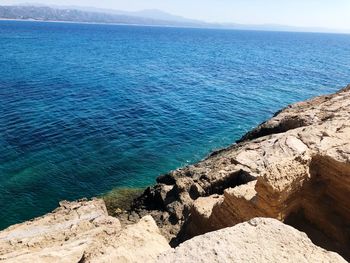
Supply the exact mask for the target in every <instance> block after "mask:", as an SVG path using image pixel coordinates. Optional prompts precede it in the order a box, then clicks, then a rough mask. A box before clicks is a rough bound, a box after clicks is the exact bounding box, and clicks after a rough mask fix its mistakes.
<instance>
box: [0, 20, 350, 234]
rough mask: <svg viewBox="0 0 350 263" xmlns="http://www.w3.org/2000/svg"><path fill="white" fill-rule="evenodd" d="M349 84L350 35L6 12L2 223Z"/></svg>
mask: <svg viewBox="0 0 350 263" xmlns="http://www.w3.org/2000/svg"><path fill="white" fill-rule="evenodd" d="M348 83H350V35H345V34H344V35H341V34H320V33H292V32H289V33H287V32H259V31H235V30H218V29H194V28H171V27H147V26H125V25H123V26H121V25H119V26H118V25H98V24H77V23H75V24H72V23H51V22H23V21H22V22H21V21H0V208H1V209H0V229H3V228H6V227H7V226H9V225H11V224H14V223H19V222H22V221H25V220H28V219H31V218H33V217H37V216H40V215H43V214H45V213H47V212H49V211H51V210H52V209H54V208H55V207H57V206H58V202H59V201H60V200H75V199H79V198H82V197H87V198H90V197H94V196H101V195H104V194H108V192H109V191H111V190H113V189H114V190H115V189H119V188H120V189H125V188H130V189H133V188H142V187H146V186H148V185H151V184H153V183H154V182H155V178H156V177H157V176H159V175H161V174H164V173H167V172H169V171H170V170H173V169H176V168H179V167H183V166H186V165H188V164H192V163H195V162H197V161H199V160H201V159H203V158H205V157H206V156H207V155H208V154H209V153H210V152H211V151H213V150H215V149H219V148H222V147H226V146H229V145H230V144H232V143H234V142H235V140H237V139H239V138H240V137H241V136H242V135H243V134H244V133H245V132H247V131H249V130H250V129H251V128H252V127H254V126H256V125H257V124H259V123H261V122H262V121H264V120H266V119H267V118H269V117H271V116H272V115H273V114H274V113H275V112H276V111H278V110H279V109H281V108H282V107H285V106H287V105H288V104H290V103H294V102H297V101H300V100H305V99H307V98H310V97H313V96H316V95H320V94H325V93H331V92H334V91H336V90H338V89H340V88H341V87H344V86H346V85H347V84H348Z"/></svg>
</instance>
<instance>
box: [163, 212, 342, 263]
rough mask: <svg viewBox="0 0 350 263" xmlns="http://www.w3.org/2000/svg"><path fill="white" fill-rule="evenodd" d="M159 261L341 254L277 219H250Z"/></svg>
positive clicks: (313, 262) (260, 261)
mask: <svg viewBox="0 0 350 263" xmlns="http://www.w3.org/2000/svg"><path fill="white" fill-rule="evenodd" d="M157 262H158V263H197V262H218V263H227V262H235V263H243V262H249V263H253V262H256V263H264V262H266V263H270V262H285V263H287V262H290V263H295V262H298V263H320V262H325V263H326V262H327V263H332V262H333V263H335V262H339V263H340V262H344V263H345V262H346V261H345V260H344V259H343V258H342V257H340V256H339V255H338V254H336V253H333V252H329V251H326V250H324V249H322V248H320V247H317V246H315V245H314V244H313V243H312V242H311V241H310V239H309V238H308V237H307V236H306V235H305V233H302V232H300V231H298V230H296V229H294V228H292V227H290V226H287V225H285V224H283V223H281V222H280V221H278V220H275V219H267V218H254V219H251V220H250V221H249V222H246V223H241V224H238V225H236V226H234V227H231V228H225V229H222V230H218V231H215V232H210V233H207V234H204V235H202V236H197V237H195V238H193V239H190V240H188V241H186V242H184V243H182V244H181V245H180V246H178V247H177V248H176V249H173V250H171V251H167V252H165V253H163V254H161V255H160V256H159V257H158V261H157Z"/></svg>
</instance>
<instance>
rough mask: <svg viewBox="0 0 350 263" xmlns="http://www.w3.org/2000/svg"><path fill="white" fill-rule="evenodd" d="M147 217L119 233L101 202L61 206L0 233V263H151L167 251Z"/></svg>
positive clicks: (165, 242)
mask: <svg viewBox="0 0 350 263" xmlns="http://www.w3.org/2000/svg"><path fill="white" fill-rule="evenodd" d="M169 248H170V246H169V245H168V242H167V241H166V239H165V238H164V237H163V236H162V235H161V234H160V232H159V229H158V227H157V225H156V224H155V222H154V220H153V219H152V217H150V216H146V217H143V218H142V219H141V220H140V221H139V222H138V223H137V224H135V225H130V226H127V227H125V228H123V229H122V228H121V225H120V222H119V220H118V219H117V218H114V217H110V216H108V214H107V210H106V207H105V204H104V202H103V200H97V199H96V200H92V201H79V202H71V203H69V202H61V204H60V207H59V208H57V209H56V210H55V211H53V212H52V213H50V214H47V215H45V216H43V217H40V218H37V219H35V220H33V221H29V222H25V223H22V224H18V225H14V226H11V227H9V228H8V229H6V230H4V231H2V232H0V261H1V262H6V263H7V262H8V263H10V262H14V263H15V262H21V263H26V262H28V263H32V262H36V263H40V262H43V263H44V262H45V263H46V262H50V263H51V262H67V263H68V262H72V263H73V262H74V263H77V262H79V263H83V262H86V263H87V262H91V263H93V262H154V260H155V259H156V257H157V255H158V254H160V253H161V252H164V251H166V250H167V249H169Z"/></svg>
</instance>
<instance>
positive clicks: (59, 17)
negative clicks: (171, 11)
mask: <svg viewBox="0 0 350 263" xmlns="http://www.w3.org/2000/svg"><path fill="white" fill-rule="evenodd" d="M164 17H166V16H164ZM0 18H1V19H23V20H37V21H67V22H89V23H115V24H136V25H169V26H200V24H199V23H198V24H196V23H192V22H188V21H181V20H178V21H175V20H172V21H167V20H162V19H153V18H151V17H150V16H148V17H142V16H136V15H126V14H114V13H103V12H99V11H96V12H92V11H83V10H78V9H64V8H52V7H47V6H24V5H23V6H0Z"/></svg>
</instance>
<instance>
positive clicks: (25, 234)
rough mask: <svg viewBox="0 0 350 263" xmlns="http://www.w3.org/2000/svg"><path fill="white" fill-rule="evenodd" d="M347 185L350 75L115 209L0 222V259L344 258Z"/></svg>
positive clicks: (349, 228)
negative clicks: (340, 85)
mask: <svg viewBox="0 0 350 263" xmlns="http://www.w3.org/2000/svg"><path fill="white" fill-rule="evenodd" d="M349 193H350V85H349V86H347V87H346V88H344V89H342V90H340V91H339V92H337V93H335V94H331V95H325V96H319V97H316V98H313V99H310V100H307V101H305V102H300V103H296V104H293V105H290V106H288V107H286V108H285V109H283V110H281V111H280V112H278V113H276V114H275V116H274V117H273V118H271V119H270V120H268V121H266V122H264V123H263V124H261V125H259V126H258V127H257V128H255V129H253V130H252V131H250V132H248V133H247V134H246V135H244V136H243V137H242V138H241V139H240V140H239V141H238V142H237V143H236V144H233V145H232V146H230V147H228V148H226V149H222V150H220V151H216V152H214V153H212V154H211V155H210V156H209V157H207V158H206V159H204V160H203V161H201V162H198V163H196V164H194V165H190V166H187V167H184V168H181V169H178V170H175V171H172V172H170V173H168V174H166V175H163V176H160V177H159V178H157V184H156V185H154V186H152V187H149V188H147V189H146V190H145V191H144V193H143V194H142V195H141V196H139V197H138V198H136V199H135V200H134V201H133V203H132V205H131V208H130V209H128V210H126V211H123V210H120V209H119V210H117V211H115V213H113V215H116V217H112V216H110V215H108V213H107V210H106V207H105V205H104V202H103V201H102V200H98V199H97V200H92V201H86V200H83V201H80V202H72V203H67V202H64V203H61V206H60V207H59V208H58V209H56V210H55V211H54V212H52V213H50V214H48V215H45V216H43V217H40V218H37V219H34V220H32V221H29V222H25V223H22V224H18V225H14V226H11V227H10V228H8V229H6V230H4V231H2V232H0V260H4V262H19V261H21V262H33V261H34V260H35V261H39V262H55V261H57V262H112V261H113V262H156V261H157V260H158V261H159V262H201V261H202V262H214V261H217V262H262V261H263V262H278V261H282V262H296V261H298V262H346V261H345V260H344V258H346V259H348V260H349V259H350V252H349V247H350V204H349V202H348V201H347V196H348V195H349ZM113 209H114V208H113ZM264 218H269V219H264ZM244 222H247V223H244ZM281 222H283V223H284V224H283V223H281ZM288 225H289V226H288ZM220 229H221V230H220ZM298 230H300V231H301V232H300V231H298ZM213 231H214V232H213ZM208 232H211V233H208ZM302 232H305V233H306V235H307V236H306V235H305V234H304V233H302ZM206 233H208V234H206ZM203 234H205V235H204V236H203ZM219 237H220V238H219ZM310 239H311V241H312V242H311V241H310ZM186 240H187V241H186ZM168 243H169V244H170V245H169V244H168ZM179 244H181V245H180V246H178V245H179ZM242 244H246V245H242ZM170 246H171V247H176V248H175V249H173V248H171V247H170ZM325 249H326V250H325ZM327 250H330V251H334V252H337V253H338V254H339V255H341V256H339V255H338V254H336V253H333V252H328V251H327ZM63 255H64V259H65V260H63ZM205 255H206V256H205ZM342 257H343V258H342ZM27 258H29V260H27ZM262 258H263V260H262V261H261V259H262Z"/></svg>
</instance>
